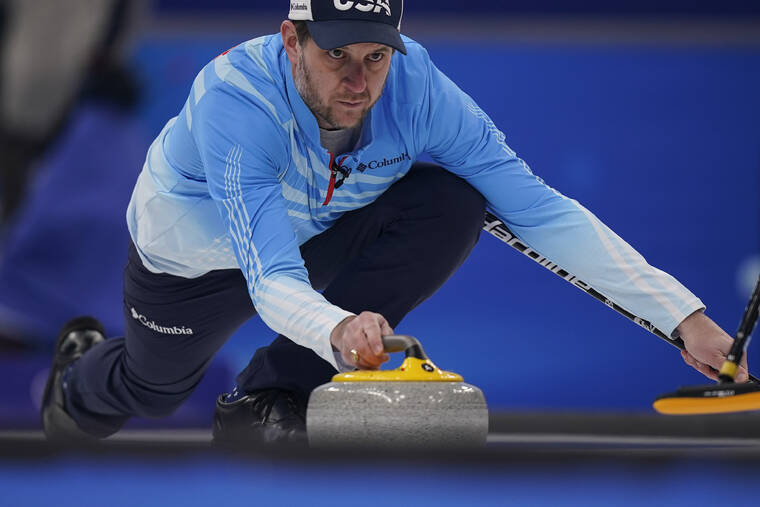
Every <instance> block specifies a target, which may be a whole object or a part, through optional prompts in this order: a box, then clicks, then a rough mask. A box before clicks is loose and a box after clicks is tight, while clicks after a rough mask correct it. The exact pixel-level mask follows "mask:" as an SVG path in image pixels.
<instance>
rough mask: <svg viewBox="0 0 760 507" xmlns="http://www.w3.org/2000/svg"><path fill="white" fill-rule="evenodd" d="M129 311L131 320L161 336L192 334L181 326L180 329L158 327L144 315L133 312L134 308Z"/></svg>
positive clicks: (190, 330)
mask: <svg viewBox="0 0 760 507" xmlns="http://www.w3.org/2000/svg"><path fill="white" fill-rule="evenodd" d="M130 310H131V311H132V318H133V319H135V320H136V321H138V322H139V323H140V324H142V325H143V326H145V327H147V328H148V329H152V330H153V331H155V332H157V333H162V334H193V330H192V329H190V328H189V327H185V326H182V327H177V326H172V327H166V326H159V325H158V324H156V323H155V322H153V321H152V320H148V318H147V317H146V316H145V315H140V314H139V313H137V310H135V308H134V307H132V308H130Z"/></svg>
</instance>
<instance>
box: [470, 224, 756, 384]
mask: <svg viewBox="0 0 760 507" xmlns="http://www.w3.org/2000/svg"><path fill="white" fill-rule="evenodd" d="M483 230H484V231H486V232H487V233H489V234H491V235H492V236H494V237H496V238H497V239H499V240H500V241H502V242H504V243H506V244H508V245H509V246H511V247H512V248H514V249H515V250H517V251H518V252H520V253H522V254H523V255H526V256H527V257H529V258H531V259H533V260H534V261H536V262H537V263H539V264H540V265H541V266H543V267H545V268H546V269H548V270H549V271H551V272H552V273H554V274H555V275H557V276H559V277H560V278H562V279H564V280H565V281H567V282H569V283H570V284H572V285H574V286H576V287H578V288H579V289H580V290H582V291H583V292H585V293H586V294H588V295H589V296H591V297H593V298H594V299H596V300H598V301H601V302H602V303H604V304H605V305H607V306H609V307H610V308H612V309H613V310H615V311H616V312H618V313H619V314H620V315H622V316H623V317H625V318H627V319H628V320H630V321H633V322H635V323H636V324H638V325H639V326H641V327H643V328H644V329H646V330H647V331H649V332H650V333H652V334H653V335H655V336H657V337H658V338H661V339H662V340H665V341H666V342H668V343H669V344H671V345H673V346H674V347H677V348H679V349H681V350H686V346H685V345H684V343H683V340H681V338H680V337H678V336H673V337H670V336H667V335H666V334H665V333H663V332H662V331H660V330H659V329H657V328H656V327H655V326H654V324H652V323H651V322H649V321H648V320H646V319H642V318H641V317H639V316H638V315H635V314H633V313H631V312H629V311H628V310H626V309H625V308H623V307H622V306H620V305H618V304H617V303H615V302H614V301H612V300H611V299H610V298H608V297H607V296H605V295H604V294H602V293H601V292H599V291H597V290H596V289H594V288H593V287H591V286H590V285H589V284H587V283H586V282H584V281H583V280H581V279H580V278H578V277H577V276H575V275H573V274H572V273H570V272H569V271H567V270H565V269H562V268H561V267H559V266H557V265H556V264H554V263H553V262H551V261H550V260H549V259H547V258H546V257H544V256H543V255H541V254H539V253H538V252H536V251H535V250H533V249H532V248H530V247H529V246H528V245H526V244H525V243H523V242H522V241H521V240H520V239H519V238H518V237H517V236H516V235H515V234H514V233H513V232H512V231H511V230H509V227H507V226H506V225H505V224H504V222H502V221H501V220H500V219H499V218H498V217H497V216H496V215H494V214H493V213H491V212H490V211H486V220H485V225H484V226H483ZM749 379H750V380H751V381H752V382H755V383H758V384H760V380H758V379H757V377H755V376H753V375H751V374H750V376H749Z"/></svg>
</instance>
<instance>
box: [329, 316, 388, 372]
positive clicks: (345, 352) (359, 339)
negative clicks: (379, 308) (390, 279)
mask: <svg viewBox="0 0 760 507" xmlns="http://www.w3.org/2000/svg"><path fill="white" fill-rule="evenodd" d="M391 334H393V329H392V328H391V326H390V325H389V324H388V321H386V320H385V317H383V316H382V315H380V314H379V313H373V312H362V313H360V314H359V315H351V316H350V317H346V318H345V319H343V320H342V321H340V323H339V324H338V325H337V326H335V329H333V330H332V333H330V343H331V344H332V345H333V347H335V348H336V349H338V350H339V351H340V355H341V357H342V358H343V361H344V362H345V363H346V364H353V365H355V366H356V367H357V368H360V369H363V370H376V369H377V368H378V367H379V366H380V365H381V364H383V363H384V362H386V361H387V360H388V359H389V357H388V354H386V353H385V350H384V347H383V341H382V337H383V336H387V335H391ZM352 350H353V351H356V354H353V353H352V352H351V351H352ZM357 358H358V360H357Z"/></svg>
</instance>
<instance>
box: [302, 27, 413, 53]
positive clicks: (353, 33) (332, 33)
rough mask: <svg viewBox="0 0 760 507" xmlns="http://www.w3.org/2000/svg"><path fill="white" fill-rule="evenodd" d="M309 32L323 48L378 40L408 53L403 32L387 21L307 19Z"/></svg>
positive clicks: (379, 42)
mask: <svg viewBox="0 0 760 507" xmlns="http://www.w3.org/2000/svg"><path fill="white" fill-rule="evenodd" d="M306 24H307V26H308V27H309V33H310V34H311V37H312V39H314V42H315V43H316V44H317V46H319V47H320V48H322V49H335V48H340V47H343V46H348V45H349V44H359V43H362V42H376V43H378V44H385V45H386V46H390V47H392V48H394V49H397V50H398V51H400V52H401V53H403V54H406V46H405V45H404V41H403V40H401V34H400V33H399V31H398V30H396V29H395V28H394V27H393V26H391V25H388V24H386V23H376V22H374V21H364V20H358V19H351V20H333V21H307V22H306Z"/></svg>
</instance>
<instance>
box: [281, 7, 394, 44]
mask: <svg viewBox="0 0 760 507" xmlns="http://www.w3.org/2000/svg"><path fill="white" fill-rule="evenodd" d="M403 13H404V1H403V0H291V1H290V12H289V13H288V19H290V20H292V21H306V22H307V25H308V27H309V33H310V34H311V37H312V38H313V39H314V42H315V43H316V44H317V46H319V47H320V48H322V49H333V48H338V47H343V46H348V45H349V44H357V43H361V42H376V43H378V44H385V45H386V46H390V47H392V48H395V49H397V50H399V51H400V52H401V53H403V54H406V46H405V45H404V42H403V41H402V40H401V32H400V30H401V17H402V15H403Z"/></svg>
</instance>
